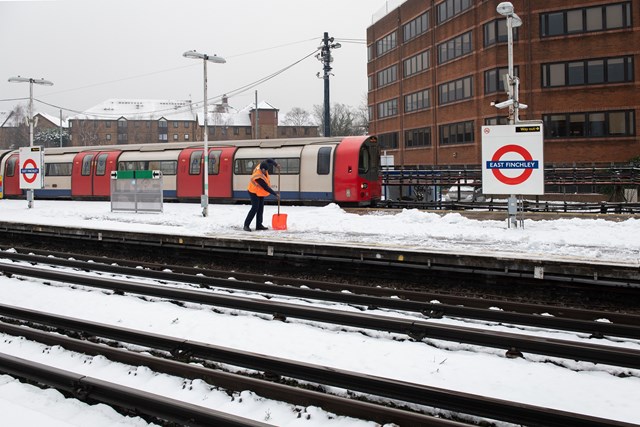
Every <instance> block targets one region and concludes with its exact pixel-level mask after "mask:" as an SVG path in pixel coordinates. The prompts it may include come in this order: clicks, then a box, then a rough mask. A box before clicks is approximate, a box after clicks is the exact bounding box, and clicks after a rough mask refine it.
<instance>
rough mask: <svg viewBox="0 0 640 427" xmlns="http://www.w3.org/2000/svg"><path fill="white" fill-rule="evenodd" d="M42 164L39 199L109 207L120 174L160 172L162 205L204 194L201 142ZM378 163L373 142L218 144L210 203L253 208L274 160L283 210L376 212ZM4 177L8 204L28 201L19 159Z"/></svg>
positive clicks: (134, 147)
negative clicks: (260, 180) (252, 183)
mask: <svg viewBox="0 0 640 427" xmlns="http://www.w3.org/2000/svg"><path fill="white" fill-rule="evenodd" d="M44 156H45V171H44V174H45V176H44V188H43V189H40V190H36V197H40V198H74V199H100V200H106V199H108V198H109V196H110V186H111V172H112V171H115V170H160V171H162V173H163V178H162V180H163V192H164V198H165V200H179V201H195V200H199V199H200V197H201V195H202V193H203V190H204V188H203V187H204V168H203V143H202V142H190V143H162V144H127V145H112V146H101V147H65V148H48V149H46V150H45V151H44ZM379 157H380V153H379V149H378V145H377V141H376V138H375V137H370V136H354V137H333V138H323V137H319V138H297V139H295V138H294V139H267V140H246V141H228V142H221V141H216V142H215V143H214V144H212V145H211V146H210V147H209V167H208V178H209V181H208V184H209V185H208V187H209V197H210V198H212V199H216V200H218V201H224V202H235V201H246V200H248V199H249V196H248V194H247V183H248V181H249V177H250V176H251V173H252V172H253V169H254V168H255V166H256V165H257V164H258V163H259V162H260V161H262V160H264V159H266V158H273V159H275V160H276V161H277V162H278V163H279V164H280V166H281V168H280V182H279V183H278V175H277V171H271V175H272V178H271V184H272V187H273V188H274V189H275V190H276V191H280V193H281V201H283V202H295V203H298V202H300V203H306V202H312V203H315V204H317V203H323V202H337V203H341V204H349V205H359V206H365V205H373V204H375V203H376V202H377V201H378V200H380V195H381V176H380V161H379ZM0 174H3V175H4V193H5V195H6V196H7V197H23V191H22V190H21V189H20V184H19V175H18V153H17V151H10V152H4V153H3V152H0Z"/></svg>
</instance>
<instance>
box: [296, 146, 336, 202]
mask: <svg viewBox="0 0 640 427" xmlns="http://www.w3.org/2000/svg"><path fill="white" fill-rule="evenodd" d="M334 149H335V145H329V144H328V145H307V146H305V147H304V149H303V150H302V157H301V162H300V163H301V164H300V169H301V170H302V171H304V173H301V174H300V193H301V197H302V198H303V199H305V200H333V152H334Z"/></svg>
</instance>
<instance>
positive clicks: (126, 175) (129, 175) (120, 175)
mask: <svg viewBox="0 0 640 427" xmlns="http://www.w3.org/2000/svg"><path fill="white" fill-rule="evenodd" d="M133 172H134V171H118V172H117V174H116V179H133Z"/></svg>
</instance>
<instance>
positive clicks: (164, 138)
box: [158, 133, 169, 141]
mask: <svg viewBox="0 0 640 427" xmlns="http://www.w3.org/2000/svg"><path fill="white" fill-rule="evenodd" d="M168 140H169V139H168V136H167V134H166V133H161V134H159V135H158V141H168Z"/></svg>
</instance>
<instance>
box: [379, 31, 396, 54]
mask: <svg viewBox="0 0 640 427" xmlns="http://www.w3.org/2000/svg"><path fill="white" fill-rule="evenodd" d="M397 45H398V40H397V37H396V33H395V31H394V32H393V33H391V34H389V35H387V36H385V37H383V38H381V39H380V40H378V41H377V42H376V56H378V57H380V56H382V55H384V54H385V53H387V52H389V51H390V50H392V49H395V48H396V46H397Z"/></svg>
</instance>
